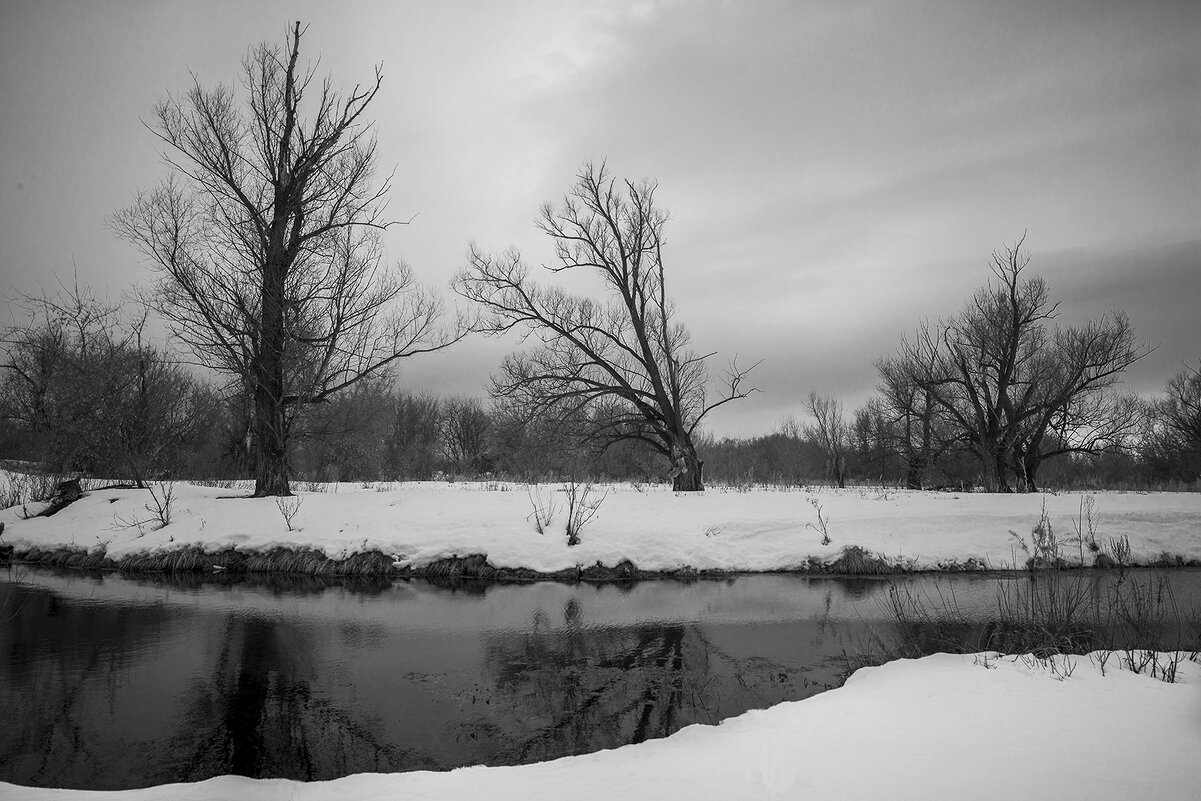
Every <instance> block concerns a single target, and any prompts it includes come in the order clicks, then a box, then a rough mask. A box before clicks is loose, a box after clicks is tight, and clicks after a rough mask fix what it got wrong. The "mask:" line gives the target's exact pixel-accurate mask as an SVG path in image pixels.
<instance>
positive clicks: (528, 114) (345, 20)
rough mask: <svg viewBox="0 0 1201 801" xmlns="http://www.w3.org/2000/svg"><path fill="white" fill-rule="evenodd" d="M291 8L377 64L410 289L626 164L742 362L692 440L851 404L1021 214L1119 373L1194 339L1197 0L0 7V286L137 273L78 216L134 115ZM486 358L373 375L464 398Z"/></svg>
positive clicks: (326, 57) (677, 283) (1172, 355)
mask: <svg viewBox="0 0 1201 801" xmlns="http://www.w3.org/2000/svg"><path fill="white" fill-rule="evenodd" d="M245 6H249V8H247V7H245ZM293 19H300V20H303V21H304V22H306V23H308V24H309V26H310V27H309V31H308V34H307V36H306V37H305V40H304V42H303V45H304V46H305V47H306V48H307V53H308V55H310V56H316V55H318V54H319V55H320V57H321V66H322V69H323V70H325V71H328V72H329V73H331V74H332V75H333V76H334V78H335V82H336V83H337V84H339V85H341V86H343V87H347V88H348V87H349V86H351V85H352V84H353V83H354V82H356V81H360V80H362V81H365V80H368V79H369V78H370V77H371V75H372V67H373V65H374V64H376V63H382V64H383V68H384V75H385V81H384V86H383V90H382V92H381V95H380V97H379V98H378V100H377V101H376V103H375V105H374V107H373V110H374V118H375V120H376V122H377V125H378V135H379V142H380V145H379V153H380V156H381V158H382V162H383V164H384V165H385V166H388V167H391V166H392V165H395V167H396V177H395V189H394V191H393V193H392V196H391V205H390V210H391V212H392V213H393V214H394V216H395V217H398V218H402V219H407V218H408V217H410V216H411V215H413V214H416V215H417V217H416V219H415V220H414V221H413V223H412V224H411V225H409V226H406V227H401V228H398V229H394V230H393V231H392V232H391V233H390V234H389V235H388V241H387V244H388V247H389V251H390V254H391V255H392V256H393V257H395V258H403V259H405V260H406V261H408V262H409V263H411V264H412V265H413V267H414V268H415V270H416V271H417V273H418V275H419V276H420V277H421V278H422V279H423V280H425V281H427V282H429V283H433V284H439V285H442V286H445V284H446V282H447V281H448V280H449V278H450V276H451V275H452V274H453V273H454V272H455V271H456V270H457V269H459V267H460V266H461V265H462V263H463V256H464V253H465V251H466V248H467V244H468V242H470V241H471V240H476V241H478V242H479V243H480V244H481V245H482V246H483V247H485V248H487V249H500V248H503V247H506V246H508V245H510V244H512V245H517V246H519V247H521V248H522V250H523V251H525V252H526V254H527V256H529V257H531V258H532V259H533V260H535V261H543V260H545V259H546V258H549V256H550V253H549V250H548V248H547V245H546V243H545V242H543V241H540V240H539V238H538V235H537V233H536V231H535V230H534V227H533V223H532V221H533V219H534V217H535V216H536V214H537V210H538V207H539V205H540V204H541V203H543V202H545V201H547V200H554V199H556V198H558V197H561V196H562V194H563V193H564V191H565V190H566V189H567V188H568V187H569V186H570V184H571V182H572V180H573V178H574V175H575V172H576V170H577V169H578V168H579V166H580V165H581V164H582V163H583V162H585V161H587V160H593V159H601V158H607V159H608V161H609V165H610V167H611V168H612V170H613V171H614V172H615V173H616V174H617V175H620V176H624V177H630V178H642V177H651V178H655V179H657V180H658V181H659V183H660V193H659V199H660V201H661V202H662V203H663V204H664V205H665V206H666V207H667V208H669V209H670V211H671V214H672V222H671V223H670V226H669V228H668V237H669V244H668V250H667V254H666V255H667V258H668V266H669V270H670V279H669V280H670V282H671V285H672V287H674V290H675V296H676V300H677V303H678V305H679V307H680V310H681V313H682V315H683V317H684V319H685V320H686V321H687V322H688V323H689V324H690V325H691V327H692V329H693V332H694V338H695V340H696V341H697V344H698V345H700V346H701V347H705V348H710V349H716V350H718V351H719V352H720V354H719V357H718V359H719V360H725V359H726V358H728V357H730V356H733V355H735V354H737V355H738V356H739V359H740V361H741V362H747V361H750V360H755V359H759V358H762V359H764V362H763V364H762V365H761V366H760V368H759V369H758V370H757V371H756V378H757V380H756V383H757V385H758V386H759V387H760V389H761V390H762V393H761V394H759V395H756V396H754V397H753V398H752V399H750V400H747V401H744V402H743V403H741V404H735V405H732V406H729V407H723V409H722V410H721V411H720V412H718V413H716V414H715V416H714V419H713V425H712V428H713V429H714V430H715V431H716V432H717V433H719V434H735V435H749V434H755V433H766V432H768V431H770V430H772V429H773V428H774V427H775V426H776V425H777V424H778V423H779V421H780V419H781V418H782V417H783V416H784V415H786V414H796V415H799V414H800V404H801V402H802V400H803V398H804V396H805V394H806V393H807V392H808V391H809V390H810V389H815V390H817V391H819V392H823V393H831V394H836V395H838V396H841V397H843V398H844V399H845V400H846V402H847V404H848V406H854V405H857V404H858V403H860V402H862V401H863V400H864V399H866V397H867V396H868V395H869V394H870V392H871V390H872V387H873V385H874V384H875V380H876V379H875V373H874V369H873V367H872V362H873V360H874V359H875V358H876V357H878V356H880V355H883V354H886V353H889V352H891V351H892V350H893V349H894V348H895V346H896V342H897V339H898V337H899V336H900V335H902V334H903V333H905V332H908V331H910V330H912V329H913V328H914V327H915V326H916V325H917V323H918V322H919V321H920V320H921V319H922V318H923V317H938V316H940V315H944V314H949V313H952V312H954V311H956V310H957V308H958V307H959V306H960V305H961V304H962V303H963V302H964V301H965V300H966V299H967V297H968V296H969V295H970V294H971V292H972V291H973V290H974V289H975V288H976V287H978V286H980V285H981V284H983V283H984V281H985V280H986V278H987V276H988V272H987V261H988V256H989V253H990V252H991V251H992V250H993V249H995V248H997V247H1000V246H1002V245H1004V244H1006V243H1012V242H1013V241H1014V240H1016V239H1017V238H1018V237H1020V236H1021V235H1022V233H1023V231H1027V232H1028V238H1027V244H1028V246H1029V249H1030V252H1031V254H1032V255H1033V257H1034V260H1033V262H1032V264H1031V268H1030V269H1031V270H1032V271H1034V272H1037V273H1039V274H1041V275H1043V276H1045V277H1046V278H1047V279H1048V280H1049V281H1050V283H1051V285H1052V289H1053V290H1054V291H1055V293H1056V295H1057V297H1058V298H1059V299H1060V300H1061V301H1062V302H1063V306H1062V308H1063V311H1064V313H1065V317H1066V318H1068V319H1069V320H1075V319H1079V318H1083V317H1086V316H1088V315H1090V314H1095V313H1098V312H1101V311H1104V310H1106V309H1109V308H1114V307H1120V308H1124V309H1125V310H1126V311H1127V312H1129V314H1130V315H1131V317H1132V318H1133V320H1134V323H1135V325H1136V326H1137V328H1138V331H1139V332H1140V335H1141V336H1142V337H1143V338H1144V339H1146V340H1147V341H1148V342H1149V343H1150V344H1152V345H1156V346H1158V350H1157V351H1156V352H1155V353H1154V354H1152V355H1151V356H1150V357H1148V358H1147V359H1145V360H1144V361H1143V362H1142V363H1140V364H1139V365H1137V366H1136V368H1135V369H1133V370H1132V371H1131V373H1130V375H1129V378H1128V383H1129V385H1130V386H1131V388H1133V389H1135V390H1138V391H1146V392H1152V391H1156V390H1157V389H1159V388H1160V387H1161V386H1162V384H1163V382H1164V381H1165V380H1166V378H1167V377H1168V376H1169V375H1170V374H1171V373H1173V372H1176V371H1178V370H1179V369H1181V367H1182V365H1183V364H1184V363H1193V364H1195V363H1196V361H1197V359H1198V357H1201V314H1199V313H1197V311H1196V308H1195V307H1196V306H1197V304H1198V301H1199V300H1201V47H1199V46H1198V42H1201V3H1197V2H1196V1H1195V0H1181V1H1180V2H1155V0H1149V1H1146V2H1105V1H1104V0H1089V1H1088V2H1035V1H1033V0H1031V1H1029V2H1005V3H997V2H978V3H977V2H967V1H966V0H957V1H956V2H913V1H912V0H906V1H905V2H896V1H895V0H884V1H882V2H831V3H816V2H814V3H809V2H800V1H799V0H791V1H788V0H786V1H784V2H750V1H749V0H747V1H746V2H732V1H731V2H653V1H644V2H603V1H601V0H580V1H579V2H575V1H568V2H553V1H552V0H521V1H520V2H486V1H483V0H481V2H451V1H448V2H420V3H419V2H378V3H367V2H359V3H339V4H333V3H326V2H286V3H281V2H256V3H253V4H247V3H242V2H53V1H49V2H48V1H47V0H40V1H39V0H30V1H25V0H5V2H4V3H2V4H0V293H2V294H4V295H6V296H11V295H12V294H13V293H14V292H17V291H29V290H34V289H36V287H37V285H38V283H39V282H42V283H47V282H51V281H53V280H54V279H53V276H54V275H55V274H57V275H59V276H63V277H69V276H70V275H71V273H72V271H73V270H77V272H78V275H79V279H80V281H81V282H85V283H89V284H91V285H93V286H94V287H95V288H96V289H97V290H98V291H100V292H102V293H104V292H107V293H108V294H109V295H110V296H112V297H117V296H120V295H121V294H122V292H123V291H125V290H126V288H127V287H128V286H129V285H131V284H133V283H134V282H137V281H141V280H144V279H145V277H146V275H147V272H146V270H147V268H146V267H145V266H143V265H141V264H139V262H138V260H137V257H136V255H135V254H134V252H133V251H132V250H131V249H130V248H129V247H127V246H126V245H123V244H122V243H119V242H117V241H116V240H115V238H114V237H113V235H112V234H111V232H110V231H109V230H108V229H107V228H106V226H105V218H106V217H107V216H108V215H109V214H111V213H112V212H113V211H115V210H116V209H118V208H119V207H121V206H122V205H125V204H126V203H128V202H129V199H130V197H131V195H132V193H134V192H135V191H136V190H138V189H139V188H146V187H150V186H152V185H153V184H154V183H155V182H156V181H157V180H158V179H159V178H160V177H161V176H162V175H163V174H164V172H163V166H162V163H161V160H160V158H159V154H158V150H157V148H156V144H155V141H154V139H153V138H152V136H151V135H150V134H149V133H148V132H147V131H146V130H145V129H144V128H143V127H142V126H141V123H140V119H142V118H147V117H148V116H149V113H150V110H151V108H152V106H153V104H154V102H155V101H156V100H157V99H159V98H160V97H162V96H164V95H165V94H166V93H167V92H169V91H180V90H183V89H184V88H186V86H187V85H188V82H189V74H188V73H189V70H191V71H193V72H195V73H196V74H197V75H198V76H199V78H200V80H201V82H202V83H204V84H208V85H211V84H215V83H217V82H226V83H233V82H236V81H237V79H238V77H239V75H238V68H239V64H240V62H241V59H242V57H243V56H244V55H245V53H246V51H247V48H248V47H249V46H250V45H251V44H253V43H256V42H259V41H262V40H273V41H282V40H283V36H284V32H285V28H286V25H287V23H288V21H289V20H293ZM506 348H507V345H506V344H505V343H497V342H489V341H483V340H478V339H477V340H475V341H471V342H467V343H464V344H462V345H460V346H458V347H457V348H456V349H455V350H451V351H448V352H446V353H444V354H438V355H434V356H430V357H427V358H425V359H424V360H423V361H421V362H420V363H418V362H416V361H413V362H410V363H409V364H408V365H406V366H405V368H404V371H403V376H402V378H403V380H404V382H405V383H406V384H407V385H408V386H410V387H412V388H414V389H422V388H423V389H429V390H432V391H435V392H454V393H466V392H470V393H479V392H482V391H483V387H484V385H485V383H486V379H487V374H488V372H489V371H490V370H491V369H492V367H493V366H494V365H495V364H496V363H497V361H498V359H499V357H500V356H501V355H502V353H503V352H504V350H505V349H506ZM717 366H720V361H719V362H718V364H717Z"/></svg>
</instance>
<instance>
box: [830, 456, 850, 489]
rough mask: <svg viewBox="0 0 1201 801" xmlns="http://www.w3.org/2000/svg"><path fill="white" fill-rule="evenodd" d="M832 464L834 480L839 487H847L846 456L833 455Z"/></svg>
mask: <svg viewBox="0 0 1201 801" xmlns="http://www.w3.org/2000/svg"><path fill="white" fill-rule="evenodd" d="M831 461H832V462H833V465H834V481H835V482H836V483H837V484H838V488H839V489H846V487H847V457H845V456H835V457H834V458H833V459H832V460H831Z"/></svg>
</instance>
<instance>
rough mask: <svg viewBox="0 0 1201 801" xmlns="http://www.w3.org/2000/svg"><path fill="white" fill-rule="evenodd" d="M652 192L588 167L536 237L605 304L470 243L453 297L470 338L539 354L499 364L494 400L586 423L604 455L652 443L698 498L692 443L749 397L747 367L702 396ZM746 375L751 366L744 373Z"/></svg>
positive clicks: (703, 374)
mask: <svg viewBox="0 0 1201 801" xmlns="http://www.w3.org/2000/svg"><path fill="white" fill-rule="evenodd" d="M655 190H656V185H655V184H653V183H649V182H643V183H633V182H630V181H622V182H618V181H617V180H615V179H614V178H612V177H611V176H610V175H609V173H608V172H607V170H606V169H605V165H604V164H601V165H599V166H596V165H592V164H589V165H585V166H584V168H583V169H582V170H581V171H580V173H579V175H578V176H577V181H576V184H575V186H574V187H573V188H572V189H571V191H570V193H569V194H568V195H567V197H566V198H565V199H564V201H563V203H562V205H561V206H559V207H558V208H555V207H553V206H551V205H550V204H547V205H546V206H544V207H543V209H542V214H541V216H540V218H539V221H538V227H539V229H540V230H541V231H542V232H543V233H545V234H546V235H547V236H549V237H550V238H551V239H552V240H553V241H554V244H555V255H556V257H557V259H558V264H555V265H550V266H547V267H546V269H547V270H548V271H549V272H551V273H558V272H564V271H569V270H580V271H590V272H593V273H595V274H596V275H598V276H599V277H600V278H601V280H602V281H603V283H604V287H605V289H606V291H607V292H608V294H609V298H608V299H607V300H605V301H597V300H593V299H592V298H588V297H582V296H578V295H572V294H569V293H568V292H566V291H564V290H563V289H561V288H558V287H552V286H544V285H540V284H538V283H537V282H535V281H534V280H532V279H531V278H530V275H529V268H528V267H527V266H526V264H525V262H524V261H523V260H522V257H521V254H520V253H517V252H516V251H509V252H507V253H505V254H502V255H499V256H497V255H491V254H487V253H484V252H482V251H481V250H479V249H478V248H476V247H475V246H474V245H473V246H472V248H471V253H470V256H469V259H468V265H467V267H466V268H465V269H464V270H463V271H462V272H461V273H460V274H459V275H458V277H457V278H456V283H455V287H456V291H457V292H458V293H459V294H460V295H462V296H463V297H465V298H468V299H469V300H471V301H474V302H475V303H476V304H478V306H479V308H480V309H481V311H482V313H481V316H480V319H479V320H478V322H477V323H476V329H477V330H479V331H482V332H484V333H486V334H490V335H498V334H503V333H505V332H508V331H512V330H517V331H519V332H521V333H522V335H523V336H530V335H531V334H532V335H534V336H535V337H537V338H538V339H539V340H540V344H539V345H538V346H537V347H535V348H533V349H531V350H528V351H523V352H518V353H514V354H512V355H510V356H508V357H506V358H505V361H504V363H503V364H502V366H501V369H500V371H499V372H498V373H497V374H496V375H494V376H493V382H492V392H493V395H494V396H495V397H497V398H499V399H504V400H505V401H506V402H511V403H512V404H513V405H515V406H517V407H518V408H520V409H521V410H522V412H523V414H524V415H525V417H526V418H527V419H535V418H538V417H542V418H547V417H550V418H553V419H561V420H565V421H566V420H575V419H579V418H581V417H584V418H585V419H586V420H587V429H588V430H587V432H586V438H587V439H588V440H590V441H594V442H597V443H598V444H599V445H600V446H601V447H602V448H603V447H607V446H609V445H611V444H612V443H614V442H619V441H623V440H639V441H642V442H645V443H648V444H649V445H650V446H651V447H652V448H654V449H655V450H657V451H658V452H659V453H661V454H662V455H663V456H664V457H665V458H666V459H667V460H668V462H669V464H670V467H669V470H670V475H671V478H672V486H673V487H674V488H675V489H677V490H683V491H691V490H700V489H703V488H704V477H703V474H702V467H703V465H702V463H701V460H700V459H699V458H698V456H697V451H696V446H695V444H694V435H695V433H696V429H697V426H698V425H700V423H701V421H702V420H703V419H704V418H705V416H706V415H707V414H709V412H711V411H713V410H714V409H716V408H717V407H719V406H722V405H724V404H726V403H729V402H731V401H734V400H738V399H739V398H745V397H746V396H747V395H748V394H749V393H750V392H753V391H754V390H753V389H750V388H747V387H746V386H745V383H746V379H747V375H748V373H749V372H750V369H741V368H739V367H738V366H737V364H736V362H731V364H730V367H729V368H728V370H727V371H726V373H725V381H724V387H723V389H722V392H721V394H720V395H719V397H718V398H717V399H716V400H712V401H711V400H710V399H709V398H708V396H707V384H708V370H707V367H706V360H707V359H709V358H710V357H711V356H713V355H714V354H713V353H704V354H700V353H697V352H695V351H693V350H692V349H691V347H690V336H689V334H688V331H687V329H685V327H684V326H683V325H682V324H681V323H679V322H678V321H677V320H676V319H675V306H674V304H672V303H671V301H670V300H669V298H668V295H667V280H666V270H665V267H664V261H663V243H664V240H663V226H664V224H665V223H666V221H667V214H666V213H665V212H664V211H663V210H661V209H659V208H658V207H657V206H656V205H655ZM751 369H753V367H752V368H751Z"/></svg>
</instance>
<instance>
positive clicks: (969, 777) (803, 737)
mask: <svg viewBox="0 0 1201 801" xmlns="http://www.w3.org/2000/svg"><path fill="white" fill-rule="evenodd" d="M1101 657H1102V654H1100V653H1097V654H1093V655H1091V656H1087V657H1066V658H1065V657H1059V658H1056V659H1055V660H1054V661H1053V662H1047V661H1042V662H1040V661H1035V660H1033V659H1030V658H1025V659H1023V658H1021V657H1000V658H998V657H996V656H995V655H991V656H989V655H977V656H952V655H947V654H939V655H936V656H929V657H926V658H924V659H920V660H901V661H897V662H891V663H889V664H887V665H884V666H883V667H877V668H865V669H863V670H860V671H858V672H857V673H856V674H855V675H854V676H852V677H851V678H850V680H849V681H848V682H847V683H846V685H845V686H843V687H842V688H840V689H837V690H831V691H829V692H826V693H823V694H821V695H818V696H814V697H813V698H809V699H806V700H804V701H796V702H791V703H784V704H778V705H777V706H774V707H772V708H770V709H765V710H761V711H755V712H748V713H746V714H744V715H741V716H739V717H737V718H732V719H730V720H727V721H725V722H724V723H722V724H721V725H719V726H690V727H688V728H685V729H683V730H681V731H679V732H677V733H676V734H674V735H672V736H671V737H668V738H666V739H662V740H654V741H651V742H647V743H642V744H640V745H630V746H625V747H623V748H618V749H614V750H612V751H602V752H600V753H596V754H589V755H587V756H579V757H568V758H566V759H560V760H556V761H553V762H542V763H538V764H534V765H524V766H518V767H495V768H490V767H473V768H464V769H460V770H456V771H452V772H449V773H431V772H413V773H397V774H361V775H356V776H349V777H346V778H343V779H337V780H335V781H329V782H313V783H309V784H305V783H302V782H294V781H288V780H283V779H271V780H252V779H245V778H238V777H232V776H223V777H220V778H215V779H210V780H208V781H204V782H199V783H196V784H173V785H162V786H159V787H152V788H147V789H144V790H127V791H119V792H111V793H89V792H80V791H71V790H35V789H29V788H23V787H16V786H14V785H8V784H3V783H0V797H3V798H5V799H9V801H68V800H69V799H80V800H81V801H84V800H85V799H86V801H103V800H104V799H110V800H112V801H115V800H116V799H128V801H156V800H157V799H163V801H167V800H168V799H170V801H200V800H201V799H205V800H208V799H212V800H213V801H216V800H217V799H223V800H224V799H246V800H247V801H259V800H260V799H261V800H262V801H267V800H268V799H296V800H297V801H303V800H305V799H308V800H309V801H319V800H320V801H324V799H352V798H353V799H360V800H367V799H380V800H381V801H382V799H398V798H414V799H416V798H420V799H423V800H424V801H435V799H464V798H488V799H496V801H500V800H501V799H520V801H536V799H553V800H554V801H562V800H563V799H565V798H567V799H572V801H590V800H591V799H597V800H598V801H599V800H600V799H605V801H607V800H608V799H613V798H654V799H657V801H672V800H673V799H679V800H680V801H698V799H721V800H722V801H729V799H740V800H741V799H781V798H853V799H887V800H888V801H902V799H920V800H921V801H927V800H928V799H943V798H974V799H1003V801H1012V799H1014V798H1049V799H1086V800H1087V801H1097V800H1098V799H1110V798H1114V799H1117V798H1143V797H1146V798H1154V799H1156V801H1172V800H1173V799H1182V800H1183V799H1190V800H1191V799H1195V798H1196V797H1197V789H1198V785H1197V778H1196V760H1197V755H1198V754H1201V664H1198V663H1197V662H1195V661H1188V660H1185V661H1183V662H1181V663H1180V670H1179V673H1178V676H1177V681H1176V683H1174V684H1168V683H1164V682H1162V681H1160V680H1158V679H1156V678H1152V677H1150V676H1148V675H1136V674H1134V673H1132V672H1130V671H1128V670H1126V669H1124V666H1123V665H1121V664H1120V660H1121V657H1120V656H1119V655H1117V654H1114V655H1112V656H1111V657H1110V658H1109V659H1108V661H1107V664H1106V665H1105V666H1104V667H1103V666H1102V664H1101ZM1165 658H1166V657H1165Z"/></svg>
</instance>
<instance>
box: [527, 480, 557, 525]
mask: <svg viewBox="0 0 1201 801" xmlns="http://www.w3.org/2000/svg"><path fill="white" fill-rule="evenodd" d="M526 494H527V495H528V496H529V498H530V505H531V506H533V507H534V511H533V512H531V513H530V514H529V515H528V516H527V517H526V520H529V519H530V518H533V520H534V530H535V531H537V532H538V533H539V534H545V533H546V529H547V528H548V527H549V526H550V524H551V522H552V521H553V520H554V519H555V512H557V511H558V508H557V507H556V506H555V497H554V494H553V493H552V494H551V495H550V496H549V497H547V498H545V499H544V498H543V497H542V490H541V489H540V488H539V487H538V485H537V484H535V485H533V486H531V487H529V488H527V489H526Z"/></svg>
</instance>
